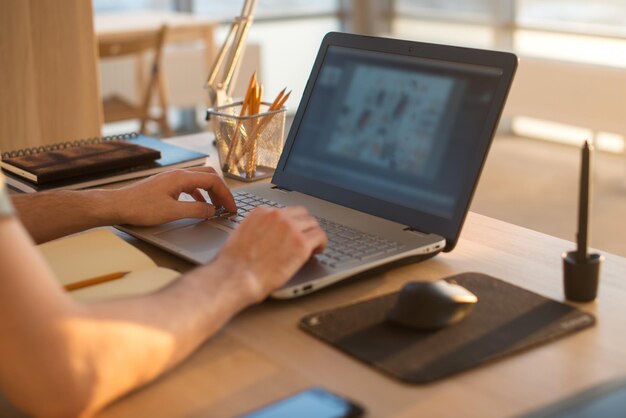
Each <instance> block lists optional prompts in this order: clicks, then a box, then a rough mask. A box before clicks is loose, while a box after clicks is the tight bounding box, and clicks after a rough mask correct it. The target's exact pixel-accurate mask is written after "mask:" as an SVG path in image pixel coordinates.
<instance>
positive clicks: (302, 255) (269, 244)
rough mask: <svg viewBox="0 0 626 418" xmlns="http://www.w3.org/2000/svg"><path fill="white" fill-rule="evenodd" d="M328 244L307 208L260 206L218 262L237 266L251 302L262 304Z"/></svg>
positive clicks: (232, 239) (245, 222)
mask: <svg viewBox="0 0 626 418" xmlns="http://www.w3.org/2000/svg"><path fill="white" fill-rule="evenodd" d="M326 243H327V239H326V234H325V233H324V231H323V230H322V229H321V228H320V226H319V224H318V223H317V221H316V220H315V218H314V217H313V216H311V215H310V214H309V213H308V212H307V210H306V209H305V208H303V207H288V208H284V209H274V208H264V207H261V208H257V209H255V210H253V211H252V212H250V214H249V215H248V216H247V217H246V219H244V221H243V222H242V223H241V225H240V226H239V227H238V228H237V229H236V230H235V232H234V233H233V235H231V237H230V238H229V239H228V241H227V242H226V244H225V246H224V248H223V249H222V251H221V252H220V253H219V255H218V256H217V259H216V261H215V263H216V264H222V265H226V266H237V267H238V270H240V271H242V272H243V275H244V276H245V277H244V278H245V279H246V280H247V283H248V284H249V288H248V289H249V290H250V292H251V295H250V297H251V298H252V301H253V302H259V301H261V300H263V299H264V298H265V297H266V296H267V295H268V294H269V293H270V292H272V291H273V290H275V289H277V288H278V287H280V286H282V285H283V284H285V283H286V282H287V280H289V279H290V278H291V277H292V276H293V275H294V274H295V273H296V272H297V271H298V269H300V267H302V265H303V264H304V263H305V262H306V261H307V260H308V259H309V258H310V257H311V255H313V254H315V253H320V252H322V251H323V250H324V248H325V247H326ZM236 279H239V278H235V277H233V278H232V280H236Z"/></svg>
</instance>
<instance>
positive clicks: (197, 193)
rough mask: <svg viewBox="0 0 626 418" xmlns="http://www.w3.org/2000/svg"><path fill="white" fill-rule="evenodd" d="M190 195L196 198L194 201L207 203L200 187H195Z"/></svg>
mask: <svg viewBox="0 0 626 418" xmlns="http://www.w3.org/2000/svg"><path fill="white" fill-rule="evenodd" d="M191 197H193V198H194V199H195V200H196V202H204V203H207V201H206V199H205V198H204V196H203V195H202V192H200V189H196V190H194V191H193V192H191Z"/></svg>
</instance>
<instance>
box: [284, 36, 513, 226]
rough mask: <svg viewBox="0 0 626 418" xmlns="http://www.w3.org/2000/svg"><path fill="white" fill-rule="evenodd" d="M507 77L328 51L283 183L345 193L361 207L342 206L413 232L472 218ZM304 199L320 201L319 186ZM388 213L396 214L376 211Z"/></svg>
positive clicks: (420, 60) (477, 68) (489, 69)
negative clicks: (428, 223)
mask: <svg viewBox="0 0 626 418" xmlns="http://www.w3.org/2000/svg"><path fill="white" fill-rule="evenodd" d="M503 73H504V72H503V68H500V67H498V66H490V65H479V64H476V63H467V62H455V61H448V60H440V59H433V58H430V57H420V56H410V55H401V54H394V53H389V52H382V51H376V50H364V49H357V48H351V47H346V46H339V45H329V46H328V47H327V49H326V53H325V56H324V58H323V61H322V63H321V66H320V67H319V71H318V73H317V77H316V78H315V81H314V84H313V86H312V88H311V90H310V96H309V97H308V102H307V103H306V104H305V103H302V104H301V106H300V107H301V108H302V106H306V107H305V108H304V109H303V110H304V111H303V113H302V115H301V119H300V120H299V121H298V122H299V124H298V126H297V127H296V129H297V131H296V134H295V137H294V138H292V143H291V148H290V150H289V154H288V158H287V159H286V160H285V162H284V166H283V170H284V174H286V175H287V176H297V177H299V178H303V179H308V180H310V181H311V182H312V183H309V184H313V183H315V184H319V185H322V186H321V188H324V186H323V185H326V186H328V187H329V188H330V189H332V190H333V193H331V194H338V193H339V194H340V193H341V191H345V192H346V193H349V195H350V196H351V197H352V199H350V201H349V202H346V201H345V200H344V201H341V198H339V200H340V202H338V203H342V204H344V205H347V206H350V207H353V208H355V209H359V210H362V211H365V212H368V213H373V214H376V215H381V214H382V215H387V216H385V217H387V218H388V219H391V220H394V221H398V222H403V221H404V223H406V224H408V225H412V224H413V223H411V222H407V221H410V220H411V219H416V217H415V216H414V215H415V214H419V216H418V217H420V216H421V215H425V216H426V217H427V218H430V219H433V218H437V219H439V220H444V221H445V220H448V221H451V220H453V219H454V218H455V217H458V214H459V209H460V207H462V206H465V207H464V208H463V210H466V207H467V204H466V205H462V203H463V201H466V203H467V200H468V198H467V196H466V195H467V193H466V192H467V190H468V182H469V183H471V184H470V188H471V189H472V190H473V186H474V183H475V181H476V178H477V176H478V173H477V170H476V165H477V162H478V165H479V166H480V165H481V164H482V161H483V158H477V156H479V157H480V154H484V153H486V148H488V147H485V145H488V143H489V142H490V139H491V135H489V137H488V138H487V141H485V140H480V141H479V138H481V137H482V136H484V130H485V124H486V121H487V119H488V116H489V115H490V111H491V110H492V109H493V107H494V100H495V98H496V93H497V92H498V88H499V87H500V86H501V84H502V80H501V79H502V77H503ZM310 82H312V80H311V81H310ZM305 96H306V93H305ZM303 102H304V99H303ZM499 106H500V107H501V106H502V104H500V105H499ZM499 110H500V109H499ZM299 111H300V110H299ZM497 113H498V114H499V112H497ZM292 129H293V128H292ZM291 134H292V133H290V136H292V135H291ZM484 142H487V144H484ZM474 173H475V174H474ZM316 188H317V187H316ZM330 189H329V190H330ZM300 191H304V192H307V193H309V194H313V195H316V190H311V188H310V187H309V188H308V189H307V190H300ZM318 195H319V194H318ZM322 195H324V193H322ZM328 196H329V195H328V194H326V195H325V196H322V197H328ZM362 198H370V199H369V200H367V199H366V200H367V201H364V200H363V199H362ZM330 200H333V201H334V199H330ZM381 205H387V207H388V209H383V208H379V209H381V210H377V208H376V207H377V206H379V207H380V206H381ZM390 208H396V209H395V210H393V209H390ZM385 212H386V213H385ZM403 212H404V215H410V216H413V217H412V218H408V217H407V216H404V217H403V216H402V213H403ZM463 217H464V214H463ZM421 218H422V219H424V216H421ZM416 223H418V224H419V221H417V222H416ZM426 230H427V229H426ZM427 232H437V231H432V230H430V231H429V230H427ZM437 233H439V232H437Z"/></svg>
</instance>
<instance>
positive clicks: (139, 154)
mask: <svg viewBox="0 0 626 418" xmlns="http://www.w3.org/2000/svg"><path fill="white" fill-rule="evenodd" d="M159 158H161V153H160V152H159V151H158V150H155V149H152V148H147V147H144V146H141V145H138V144H134V143H131V142H128V141H106V142H101V143H99V144H89V145H82V146H76V147H69V148H65V149H60V150H54V151H45V152H39V153H37V154H32V155H24V156H20V157H13V158H7V159H3V163H4V164H10V165H12V166H14V167H17V168H19V169H21V170H23V171H25V172H26V174H21V173H19V172H15V171H14V170H13V169H11V168H10V167H6V166H5V168H7V169H8V170H9V171H12V172H14V173H15V174H17V175H19V176H21V177H26V179H27V180H30V181H32V182H33V183H36V184H38V185H41V184H46V183H50V182H53V181H60V180H67V179H72V178H77V177H83V176H88V175H90V174H96V173H102V172H106V171H114V170H119V169H122V168H129V167H134V166H138V165H142V164H148V163H150V162H152V161H155V160H158V159H159Z"/></svg>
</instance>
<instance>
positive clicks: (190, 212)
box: [173, 201, 215, 219]
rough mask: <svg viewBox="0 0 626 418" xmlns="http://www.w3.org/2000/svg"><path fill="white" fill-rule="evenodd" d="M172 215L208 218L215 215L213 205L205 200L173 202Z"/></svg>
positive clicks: (178, 217) (176, 216)
mask: <svg viewBox="0 0 626 418" xmlns="http://www.w3.org/2000/svg"><path fill="white" fill-rule="evenodd" d="M173 212H174V217H175V218H176V219H180V218H199V219H208V218H210V217H212V216H213V215H215V207H213V205H211V204H209V203H206V202H178V201H177V202H174V207H173Z"/></svg>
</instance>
